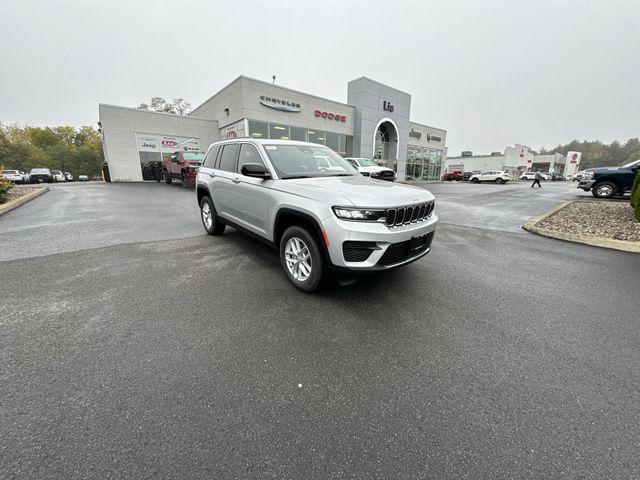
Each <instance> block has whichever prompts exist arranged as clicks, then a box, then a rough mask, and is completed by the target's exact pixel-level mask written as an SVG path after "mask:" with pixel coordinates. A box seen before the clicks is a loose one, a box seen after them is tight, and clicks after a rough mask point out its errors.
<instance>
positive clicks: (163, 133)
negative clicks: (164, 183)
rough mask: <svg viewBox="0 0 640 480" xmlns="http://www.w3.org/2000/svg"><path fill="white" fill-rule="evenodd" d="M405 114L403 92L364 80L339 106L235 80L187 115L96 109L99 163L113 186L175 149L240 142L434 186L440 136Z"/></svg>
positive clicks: (147, 173)
mask: <svg viewBox="0 0 640 480" xmlns="http://www.w3.org/2000/svg"><path fill="white" fill-rule="evenodd" d="M410 112H411V95H410V94H408V93H405V92H402V91H400V90H398V89H395V88H393V87H390V86H388V85H383V84H381V83H379V82H376V81H375V80H371V79H369V78H366V77H360V78H358V79H356V80H352V81H350V82H349V83H348V85H347V102H346V103H343V102H337V101H334V100H329V99H326V98H322V97H318V96H316V95H312V94H308V93H303V92H300V91H297V90H292V89H290V88H285V87H281V86H279V85H274V84H272V83H269V82H263V81H261V80H256V79H252V78H248V77H245V76H240V77H238V78H237V79H235V80H234V81H233V82H231V83H230V84H229V85H227V86H226V87H225V88H223V89H222V90H220V91H219V92H218V93H216V94H215V95H213V96H212V97H211V98H209V99H208V100H207V101H205V102H204V103H203V104H202V105H200V106H199V107H197V108H195V109H194V110H193V111H192V112H191V113H190V114H189V115H186V116H182V115H173V114H166V113H159V112H153V111H149V110H141V109H136V108H129V107H121V106H115V105H106V104H100V105H99V119H100V127H101V131H102V135H103V148H104V155H105V160H106V161H107V163H108V165H109V171H110V176H111V179H112V181H119V182H131V181H142V180H155V179H156V178H157V176H158V174H159V171H160V164H161V162H162V160H163V159H164V158H167V157H168V156H169V155H171V153H173V152H175V151H194V152H196V151H206V150H207V148H208V147H209V145H210V144H212V143H214V142H217V141H219V140H222V139H227V138H242V137H250V138H260V139H285V140H287V139H289V140H301V141H307V142H313V143H319V144H322V145H326V146H327V147H329V148H331V149H333V150H334V151H336V152H337V153H339V154H340V155H342V156H344V157H351V156H353V157H365V158H373V159H375V160H376V161H377V162H378V163H379V164H380V165H385V166H389V167H391V168H394V169H395V170H396V171H397V172H398V179H399V180H404V179H407V180H418V179H420V180H438V179H439V178H440V177H441V175H442V172H443V163H444V161H445V159H446V146H445V145H446V133H447V132H446V131H445V130H443V129H440V128H434V127H430V126H428V125H424V124H420V123H415V122H412V121H411V120H410V119H409V117H410Z"/></svg>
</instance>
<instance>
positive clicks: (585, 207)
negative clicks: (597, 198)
mask: <svg viewBox="0 0 640 480" xmlns="http://www.w3.org/2000/svg"><path fill="white" fill-rule="evenodd" d="M538 226H539V227H541V228H546V229H547V230H551V231H554V232H563V233H574V234H577V235H590V236H593V237H599V238H609V239H613V240H626V241H629V242H640V223H638V222H636V220H635V217H634V215H633V209H632V208H631V205H629V202H574V203H571V204H569V205H567V206H566V207H565V208H563V209H562V210H560V211H558V212H557V213H554V214H553V215H551V216H549V217H547V218H545V219H544V220H542V221H541V222H539V223H538Z"/></svg>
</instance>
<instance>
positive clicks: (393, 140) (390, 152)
mask: <svg viewBox="0 0 640 480" xmlns="http://www.w3.org/2000/svg"><path fill="white" fill-rule="evenodd" d="M399 150H400V145H399V143H398V127H397V126H396V124H395V122H394V121H393V120H391V119H390V118H383V119H382V120H380V121H379V122H378V125H376V129H375V130H374V132H373V159H374V160H375V161H376V162H377V163H379V164H380V165H384V166H385V167H389V168H394V169H395V167H396V162H397V160H398V153H399Z"/></svg>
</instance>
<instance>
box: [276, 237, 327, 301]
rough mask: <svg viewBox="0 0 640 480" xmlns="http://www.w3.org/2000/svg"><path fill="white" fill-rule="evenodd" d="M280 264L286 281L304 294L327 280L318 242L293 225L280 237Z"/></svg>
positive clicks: (325, 266) (325, 267)
mask: <svg viewBox="0 0 640 480" xmlns="http://www.w3.org/2000/svg"><path fill="white" fill-rule="evenodd" d="M280 264H281V265H282V270H283V271H284V274H285V275H286V277H287V279H288V280H289V281H290V282H291V283H292V284H293V286H294V287H296V288H297V289H298V290H301V291H303V292H305V293H310V292H313V291H315V290H317V289H318V288H320V287H321V286H322V285H324V283H325V282H326V279H327V265H326V263H325V260H324V257H323V255H322V252H321V251H320V247H319V246H318V242H317V241H316V239H315V238H314V237H313V235H311V233H310V232H309V231H307V230H306V229H305V228H302V227H299V226H297V225H294V226H292V227H289V228H287V229H286V230H285V232H284V233H283V234H282V237H280Z"/></svg>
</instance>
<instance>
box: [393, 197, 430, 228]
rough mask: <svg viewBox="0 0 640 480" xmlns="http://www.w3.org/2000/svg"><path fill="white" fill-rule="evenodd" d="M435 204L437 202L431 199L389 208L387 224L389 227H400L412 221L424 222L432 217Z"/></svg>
mask: <svg viewBox="0 0 640 480" xmlns="http://www.w3.org/2000/svg"><path fill="white" fill-rule="evenodd" d="M435 206H436V202H435V201H431V202H425V203H418V204H416V205H409V206H406V207H398V208H390V209H388V210H387V220H386V224H387V226H389V227H399V226H401V225H408V224H410V223H416V222H422V221H423V220H427V219H428V218H429V217H431V214H432V213H433V210H434V208H435Z"/></svg>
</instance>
